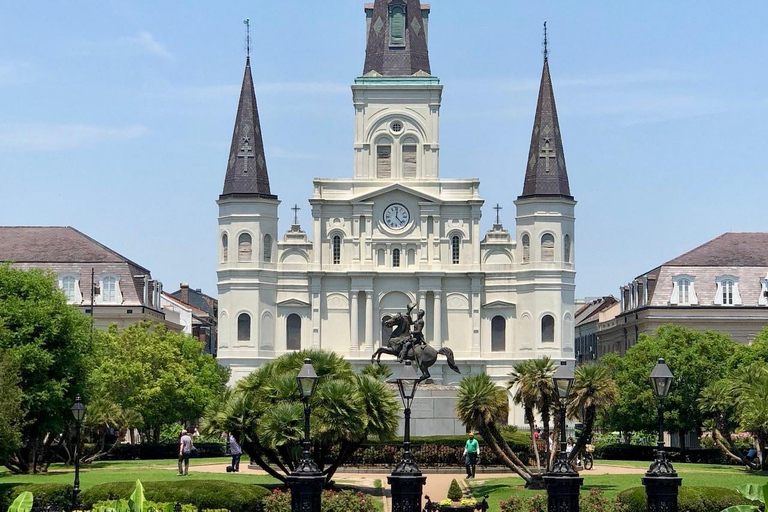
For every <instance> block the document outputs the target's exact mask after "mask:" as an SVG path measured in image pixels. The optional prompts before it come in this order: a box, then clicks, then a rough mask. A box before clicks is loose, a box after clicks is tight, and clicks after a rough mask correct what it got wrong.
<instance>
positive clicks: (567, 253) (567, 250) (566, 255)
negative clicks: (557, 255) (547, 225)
mask: <svg viewBox="0 0 768 512" xmlns="http://www.w3.org/2000/svg"><path fill="white" fill-rule="evenodd" d="M563 261H564V262H566V263H570V262H571V235H565V236H564V237H563Z"/></svg>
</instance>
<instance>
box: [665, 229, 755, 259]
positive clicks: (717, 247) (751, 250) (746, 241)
mask: <svg viewBox="0 0 768 512" xmlns="http://www.w3.org/2000/svg"><path fill="white" fill-rule="evenodd" d="M664 266H685V267H765V266H768V233H723V234H722V235H720V236H718V237H717V238H714V239H712V240H710V241H709V242H707V243H705V244H702V245H700V246H698V247H696V248H695V249H692V250H690V251H688V252H686V253H685V254H682V255H680V256H678V257H677V258H674V259H671V260H669V261H668V262H666V263H665V264H664Z"/></svg>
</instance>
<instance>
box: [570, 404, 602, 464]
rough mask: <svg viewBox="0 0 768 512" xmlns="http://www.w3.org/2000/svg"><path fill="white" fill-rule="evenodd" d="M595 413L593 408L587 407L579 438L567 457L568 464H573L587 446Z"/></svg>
mask: <svg viewBox="0 0 768 512" xmlns="http://www.w3.org/2000/svg"><path fill="white" fill-rule="evenodd" d="M596 416H597V414H596V412H595V407H594V406H589V407H587V409H586V411H584V428H583V429H582V431H581V437H580V438H579V440H578V441H576V444H575V445H574V446H573V450H571V455H570V456H569V457H568V462H573V461H574V459H576V457H578V455H579V453H580V452H581V450H582V449H584V446H586V444H587V440H588V439H590V438H591V437H592V430H593V429H594V428H595V419H596Z"/></svg>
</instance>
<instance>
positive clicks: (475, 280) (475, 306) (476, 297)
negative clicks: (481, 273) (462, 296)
mask: <svg viewBox="0 0 768 512" xmlns="http://www.w3.org/2000/svg"><path fill="white" fill-rule="evenodd" d="M480 286H481V283H480V278H479V277H477V276H476V275H475V276H472V304H471V305H470V307H471V309H472V355H480Z"/></svg>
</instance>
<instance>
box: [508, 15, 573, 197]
mask: <svg viewBox="0 0 768 512" xmlns="http://www.w3.org/2000/svg"><path fill="white" fill-rule="evenodd" d="M546 27H547V26H546V23H545V24H544V69H543V70H542V73H541V84H540V85H539V102H538V104H537V105H536V118H535V119H534V122H533V134H532V135H531V149H530V151H529V152H528V165H527V167H526V171H525V184H524V185H523V194H522V195H521V196H520V198H526V197H535V196H560V197H566V198H570V199H572V196H571V187H570V185H569V184H568V173H567V172H566V170H565V153H564V152H563V140H562V138H561V137H560V124H559V123H558V120H557V107H556V106H555V93H554V91H553V90H552V80H551V78H550V76H549V58H548V56H549V49H548V47H547V44H548V41H547V32H546Z"/></svg>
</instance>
